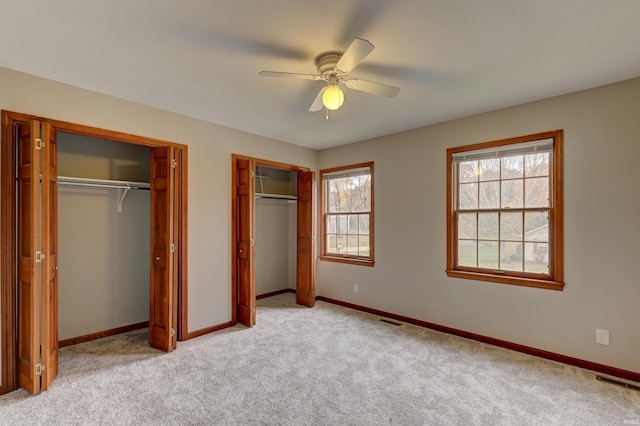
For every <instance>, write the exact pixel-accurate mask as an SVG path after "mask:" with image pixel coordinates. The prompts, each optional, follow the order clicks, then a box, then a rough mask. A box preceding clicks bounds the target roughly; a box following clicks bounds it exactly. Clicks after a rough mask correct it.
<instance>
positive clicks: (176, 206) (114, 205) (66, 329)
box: [0, 111, 253, 394]
mask: <svg viewBox="0 0 640 426" xmlns="http://www.w3.org/2000/svg"><path fill="white" fill-rule="evenodd" d="M0 115H1V116H2V117H1V118H2V121H1V123H2V124H1V126H0V129H1V133H2V138H0V151H1V154H2V155H0V195H1V197H0V216H2V218H3V220H2V221H1V222H0V228H1V229H0V230H1V233H2V244H0V254H1V256H0V259H1V262H0V296H1V297H0V313H1V316H2V318H0V341H1V343H2V345H0V394H4V393H7V392H10V391H12V390H15V389H17V388H18V387H23V388H24V389H26V390H27V391H28V392H30V393H32V394H36V393H39V392H41V391H46V390H47V389H49V387H50V386H51V384H52V383H53V381H54V380H55V377H56V374H57V372H58V348H59V343H66V344H70V343H76V342H78V341H83V340H89V339H93V338H98V337H103V336H105V335H110V334H115V333H119V332H123V331H126V330H127V329H132V327H135V328H138V327H143V326H147V325H148V327H149V345H150V346H151V347H154V348H157V349H160V350H161V351H165V352H170V351H172V350H174V349H176V345H177V340H183V339H186V338H189V337H190V335H189V333H188V326H187V319H188V312H187V297H186V295H187V265H186V247H187V221H186V219H187V216H186V215H187V208H186V206H187V205H188V200H187V186H188V185H187V149H188V147H187V146H186V145H182V144H178V143H175V142H167V141H163V140H159V139H153V138H148V137H144V136H138V135H132V134H127V133H121V132H117V131H111V130H105V129H99V128H95V127H89V126H85V125H81V124H76V123H70V122H65V121H59V120H53V119H47V118H43V117H36V116H33V115H29V114H24V113H18V112H11V111H2V112H1V114H0ZM58 136H60V138H61V139H62V140H63V141H62V145H63V147H62V148H61V149H60V152H59V150H58V141H59V137H58ZM122 144H124V145H122ZM59 157H60V158H59ZM59 163H62V165H61V167H58V166H59ZM251 182H252V183H253V181H251ZM100 191H102V192H100ZM141 197H142V198H141ZM59 198H62V200H61V205H60V206H59V205H58V200H59ZM87 200H89V202H88V203H86V202H84V201H87ZM59 210H60V211H59ZM136 212H137V213H136ZM143 212H144V215H143V214H142V213H143ZM59 213H60V214H59ZM129 213H133V215H129ZM143 216H144V217H143ZM59 221H60V222H62V223H61V224H60V223H59ZM91 221H93V222H91ZM59 225H61V226H60V227H59ZM60 234H62V235H60ZM125 237H126V238H125ZM59 239H62V240H63V242H62V244H59ZM100 240H103V241H104V242H105V243H106V244H107V245H100V244H97V245H95V246H93V245H92V244H93V243H95V242H97V241H100ZM74 250H75V251H74ZM60 251H62V252H63V253H62V255H61V256H59V254H60ZM134 264H135V266H134ZM127 270H129V271H133V272H135V274H134V275H129V274H126V273H124V272H125V271H127ZM58 284H60V286H59V285H58ZM60 287H62V291H59V290H60ZM60 293H62V295H61V294H60ZM143 294H144V295H145V296H143ZM61 299H62V300H61ZM88 307H90V309H88ZM59 319H61V320H62V322H63V324H62V326H60V321H59ZM121 324H124V325H121ZM71 336H75V337H71Z"/></svg>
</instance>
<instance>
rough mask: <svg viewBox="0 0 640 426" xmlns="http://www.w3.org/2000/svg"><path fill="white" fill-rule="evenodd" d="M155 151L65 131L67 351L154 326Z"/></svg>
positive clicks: (61, 137) (62, 254) (61, 238)
mask: <svg viewBox="0 0 640 426" xmlns="http://www.w3.org/2000/svg"><path fill="white" fill-rule="evenodd" d="M150 152H151V149H150V148H149V147H146V146H141V145H133V144H127V143H122V142H115V141H110V140H106V139H100V138H95V137H88V136H83V135H76V134H70V133H64V132H58V253H59V255H58V256H59V257H58V265H59V271H58V282H59V284H58V285H59V293H58V297H59V311H58V312H59V317H58V318H59V324H58V325H59V328H58V333H59V340H60V341H61V343H62V346H64V345H65V342H66V343H67V344H69V343H74V342H75V341H81V340H82V338H83V336H89V335H93V334H96V333H103V332H108V331H109V330H114V329H118V328H121V327H131V328H141V327H146V326H147V324H148V321H149V276H150V271H149V257H150V247H149V238H150V191H149V187H150V185H149V177H150V156H151V154H150ZM94 302H96V303H94Z"/></svg>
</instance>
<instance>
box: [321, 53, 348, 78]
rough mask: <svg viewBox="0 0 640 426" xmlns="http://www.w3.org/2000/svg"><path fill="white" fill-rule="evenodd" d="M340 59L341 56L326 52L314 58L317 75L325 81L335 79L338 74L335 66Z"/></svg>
mask: <svg viewBox="0 0 640 426" xmlns="http://www.w3.org/2000/svg"><path fill="white" fill-rule="evenodd" d="M341 57H342V54H341V53H337V52H327V53H323V54H321V55H319V56H318V57H317V58H316V66H317V67H318V73H319V74H320V75H321V76H323V77H324V78H325V79H329V78H330V77H337V76H338V74H339V73H340V72H339V71H338V70H337V69H336V65H337V64H338V61H339V60H340V58H341Z"/></svg>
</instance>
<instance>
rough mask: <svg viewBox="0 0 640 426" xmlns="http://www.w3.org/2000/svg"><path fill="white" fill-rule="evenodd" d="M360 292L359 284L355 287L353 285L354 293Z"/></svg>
mask: <svg viewBox="0 0 640 426" xmlns="http://www.w3.org/2000/svg"><path fill="white" fill-rule="evenodd" d="M358 290H359V288H358V284H354V285H353V292H354V293H357V292H358Z"/></svg>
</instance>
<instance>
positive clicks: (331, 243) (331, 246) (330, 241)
mask: <svg viewBox="0 0 640 426" xmlns="http://www.w3.org/2000/svg"><path fill="white" fill-rule="evenodd" d="M336 240H337V238H336V236H335V235H331V234H329V235H327V253H337V252H338V250H337V243H336Z"/></svg>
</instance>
